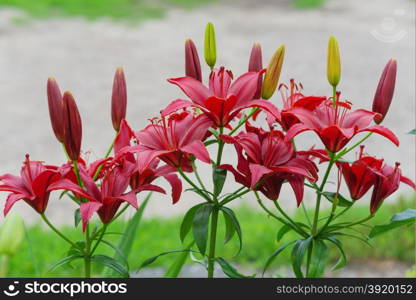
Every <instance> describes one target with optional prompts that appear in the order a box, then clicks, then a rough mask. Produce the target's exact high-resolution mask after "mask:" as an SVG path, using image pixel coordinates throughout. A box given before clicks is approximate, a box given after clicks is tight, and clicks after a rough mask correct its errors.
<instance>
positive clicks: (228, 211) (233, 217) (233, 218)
mask: <svg viewBox="0 0 416 300" xmlns="http://www.w3.org/2000/svg"><path fill="white" fill-rule="evenodd" d="M220 210H221V211H222V212H223V213H224V214H227V215H228V216H229V217H230V219H231V221H232V223H233V225H234V228H235V231H236V232H237V235H238V240H239V248H238V252H237V254H236V255H238V254H239V253H240V251H241V249H242V248H243V233H242V231H241V227H240V222H238V219H237V217H236V215H235V214H234V212H233V211H232V210H231V209H229V208H228V207H225V206H221V207H220Z"/></svg>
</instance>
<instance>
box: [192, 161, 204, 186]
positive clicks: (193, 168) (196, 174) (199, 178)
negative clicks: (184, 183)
mask: <svg viewBox="0 0 416 300" xmlns="http://www.w3.org/2000/svg"><path fill="white" fill-rule="evenodd" d="M191 166H192V170H193V171H194V173H195V177H196V180H197V181H198V183H199V185H200V186H201V188H202V189H203V190H206V188H205V185H204V183H203V182H202V180H201V177H200V176H199V173H198V169H197V168H196V165H195V160H192V161H191Z"/></svg>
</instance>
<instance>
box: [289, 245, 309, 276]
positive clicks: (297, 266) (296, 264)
mask: <svg viewBox="0 0 416 300" xmlns="http://www.w3.org/2000/svg"><path fill="white" fill-rule="evenodd" d="M312 240H313V237H308V238H307V239H304V240H297V241H296V243H295V246H293V249H292V267H293V272H295V275H296V277H297V278H303V273H302V262H303V257H304V256H305V252H306V249H308V247H309V244H310V243H311V242H312Z"/></svg>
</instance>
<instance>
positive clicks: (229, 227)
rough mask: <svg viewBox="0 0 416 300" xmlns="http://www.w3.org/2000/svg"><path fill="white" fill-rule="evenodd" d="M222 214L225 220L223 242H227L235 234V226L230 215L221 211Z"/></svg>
mask: <svg viewBox="0 0 416 300" xmlns="http://www.w3.org/2000/svg"><path fill="white" fill-rule="evenodd" d="M222 214H223V216H224V221H225V238H224V244H226V243H228V241H230V240H231V239H232V237H233V236H234V234H235V227H234V223H233V220H232V219H231V217H230V216H228V215H227V214H226V213H225V212H222Z"/></svg>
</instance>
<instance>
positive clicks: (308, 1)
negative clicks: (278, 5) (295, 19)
mask: <svg viewBox="0 0 416 300" xmlns="http://www.w3.org/2000/svg"><path fill="white" fill-rule="evenodd" d="M292 1H293V6H294V7H295V8H297V9H317V8H321V7H322V6H323V5H324V4H325V0H292Z"/></svg>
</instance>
